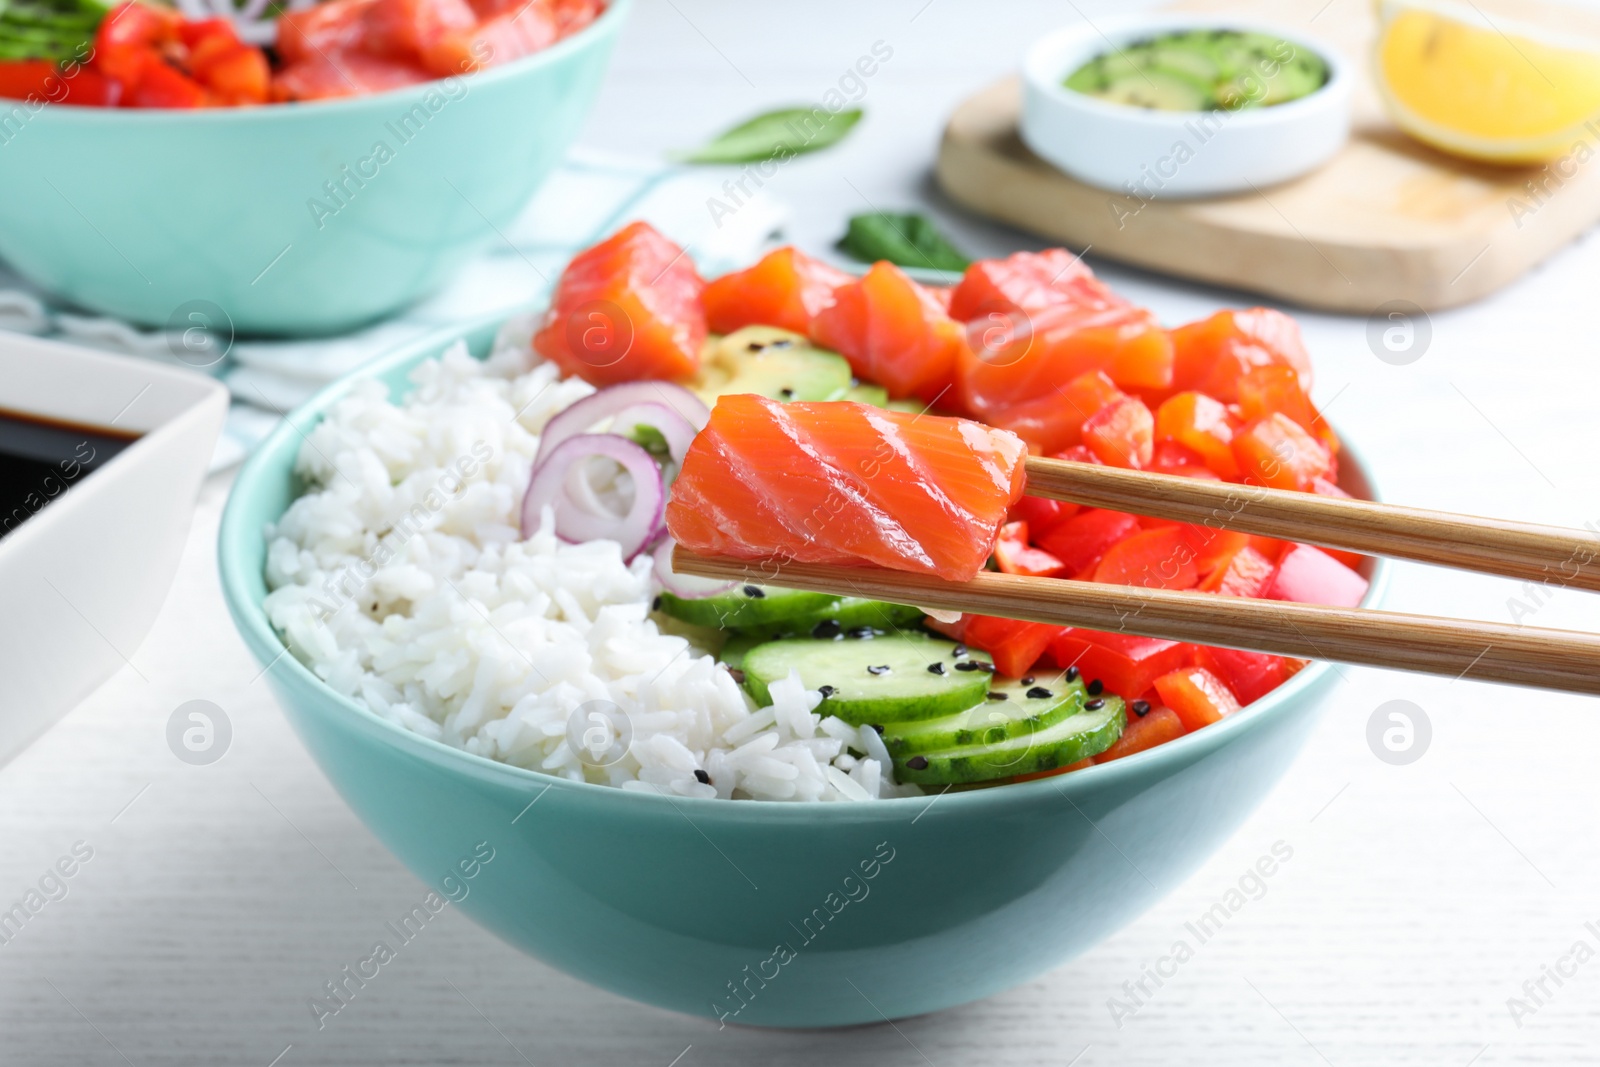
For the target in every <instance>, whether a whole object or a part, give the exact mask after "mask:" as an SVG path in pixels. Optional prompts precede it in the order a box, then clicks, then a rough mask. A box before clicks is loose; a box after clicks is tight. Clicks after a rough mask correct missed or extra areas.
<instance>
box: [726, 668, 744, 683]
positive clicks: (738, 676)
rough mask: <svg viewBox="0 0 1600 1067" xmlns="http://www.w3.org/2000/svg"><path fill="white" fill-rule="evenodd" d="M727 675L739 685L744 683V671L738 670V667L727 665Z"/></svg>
mask: <svg viewBox="0 0 1600 1067" xmlns="http://www.w3.org/2000/svg"><path fill="white" fill-rule="evenodd" d="M728 675H729V677H731V678H732V679H733V680H734V681H736V682H738V683H739V684H740V685H743V684H744V671H742V670H740V669H739V668H738V667H729V668H728Z"/></svg>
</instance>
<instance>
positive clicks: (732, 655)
mask: <svg viewBox="0 0 1600 1067" xmlns="http://www.w3.org/2000/svg"><path fill="white" fill-rule="evenodd" d="M759 644H761V639H760V638H757V637H751V636H749V635H748V634H734V635H733V636H732V637H730V638H728V640H727V641H725V642H724V643H723V645H722V651H721V652H719V653H717V658H718V659H719V660H721V661H722V662H723V663H726V664H727V665H728V666H730V667H743V666H744V658H745V656H746V655H748V654H749V652H750V650H751V649H752V648H755V647H756V646H757V645H759Z"/></svg>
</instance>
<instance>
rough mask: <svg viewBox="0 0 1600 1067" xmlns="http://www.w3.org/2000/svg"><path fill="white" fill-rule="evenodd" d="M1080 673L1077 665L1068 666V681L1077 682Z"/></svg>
mask: <svg viewBox="0 0 1600 1067" xmlns="http://www.w3.org/2000/svg"><path fill="white" fill-rule="evenodd" d="M1079 673H1080V672H1079V670H1078V668H1076V667H1068V668H1067V681H1069V682H1076V681H1077V680H1078V675H1079Z"/></svg>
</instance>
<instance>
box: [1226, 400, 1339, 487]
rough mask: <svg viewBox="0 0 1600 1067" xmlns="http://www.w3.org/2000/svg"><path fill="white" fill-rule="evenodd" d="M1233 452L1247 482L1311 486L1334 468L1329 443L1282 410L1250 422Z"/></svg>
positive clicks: (1235, 438) (1237, 439)
mask: <svg viewBox="0 0 1600 1067" xmlns="http://www.w3.org/2000/svg"><path fill="white" fill-rule="evenodd" d="M1233 456H1234V458H1235V459H1236V460H1238V461H1239V469H1240V471H1241V472H1242V474H1243V475H1244V479H1245V481H1247V482H1254V483H1256V484H1258V485H1266V486H1271V487H1272V488H1274V489H1298V490H1302V491H1303V490H1309V489H1310V488H1311V486H1312V484H1313V482H1315V481H1316V479H1318V478H1321V477H1325V476H1327V474H1328V473H1329V472H1330V471H1332V469H1333V462H1332V454H1331V453H1330V452H1329V451H1328V446H1327V445H1324V444H1323V443H1322V442H1321V441H1320V440H1318V439H1317V438H1315V437H1313V436H1312V435H1311V434H1309V433H1307V432H1306V430H1305V428H1304V427H1302V426H1301V425H1300V424H1299V423H1297V422H1295V421H1294V420H1293V419H1291V418H1289V417H1288V416H1287V415H1284V414H1283V413H1282V412H1273V413H1272V414H1270V415H1267V416H1266V417H1264V418H1260V419H1257V420H1256V421H1255V422H1252V423H1249V424H1248V425H1246V426H1245V428H1244V429H1243V430H1241V431H1240V432H1239V433H1238V434H1237V435H1235V437H1234V439H1233Z"/></svg>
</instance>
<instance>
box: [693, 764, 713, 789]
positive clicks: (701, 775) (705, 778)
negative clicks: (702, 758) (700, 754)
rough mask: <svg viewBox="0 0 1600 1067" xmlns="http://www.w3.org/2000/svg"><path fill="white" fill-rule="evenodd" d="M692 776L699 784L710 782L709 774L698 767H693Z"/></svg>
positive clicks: (708, 783)
mask: <svg viewBox="0 0 1600 1067" xmlns="http://www.w3.org/2000/svg"><path fill="white" fill-rule="evenodd" d="M694 778H695V781H697V782H699V783H700V784H701V785H710V784H711V776H710V775H709V774H707V773H706V772H705V771H702V770H701V769H700V768H699V767H696V768H695V769H694Z"/></svg>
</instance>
